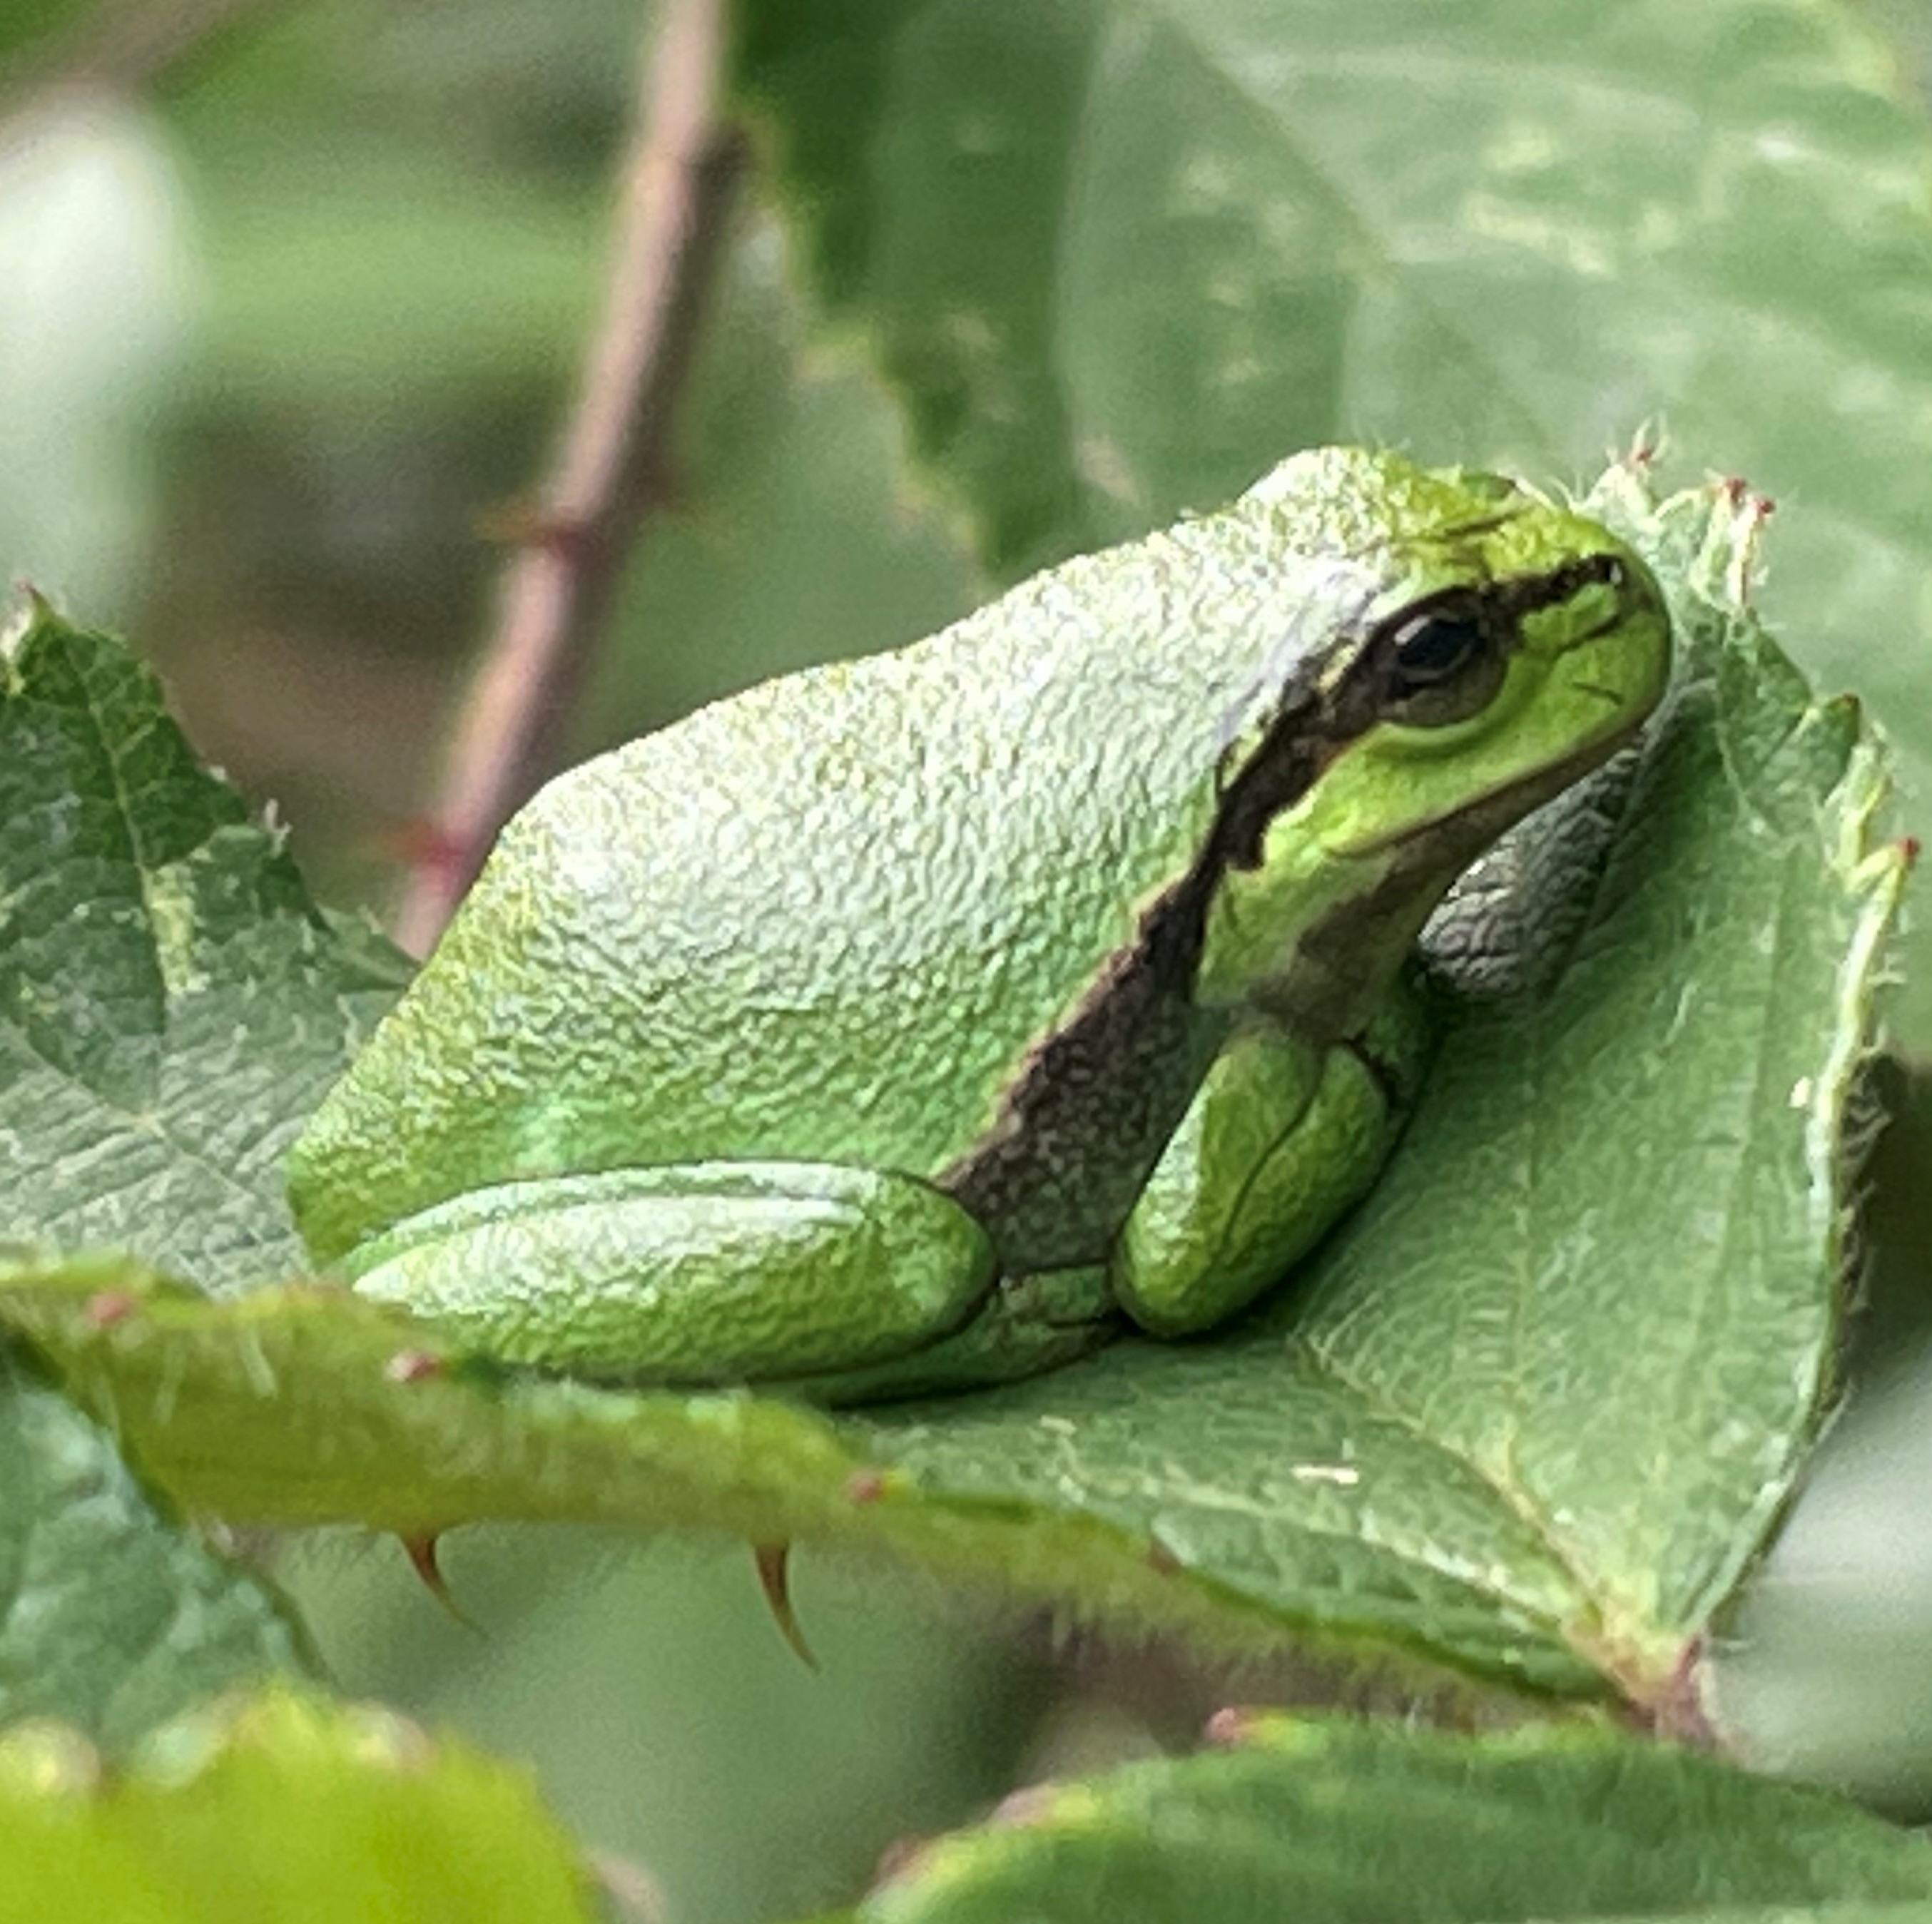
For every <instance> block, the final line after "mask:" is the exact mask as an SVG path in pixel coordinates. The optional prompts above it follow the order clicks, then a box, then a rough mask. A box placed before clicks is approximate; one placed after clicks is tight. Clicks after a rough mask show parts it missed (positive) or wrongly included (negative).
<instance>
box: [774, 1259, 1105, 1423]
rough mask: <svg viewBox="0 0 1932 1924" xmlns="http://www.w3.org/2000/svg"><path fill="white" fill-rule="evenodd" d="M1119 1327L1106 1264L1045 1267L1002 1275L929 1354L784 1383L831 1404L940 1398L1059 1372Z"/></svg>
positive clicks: (796, 1392)
mask: <svg viewBox="0 0 1932 1924" xmlns="http://www.w3.org/2000/svg"><path fill="white" fill-rule="evenodd" d="M1121 1328H1122V1323H1121V1316H1120V1312H1119V1311H1118V1309H1117V1308H1115V1303H1114V1299H1113V1296H1112V1293H1111V1291H1110V1290H1109V1287H1108V1283H1107V1272H1106V1268H1105V1266H1102V1265H1095V1266H1092V1267H1090V1268H1087V1269H1045V1270H1041V1271H1040V1272H1037V1274H1035V1275H1030V1276H1013V1277H1008V1278H1004V1280H1003V1281H1001V1283H1000V1284H999V1286H998V1288H997V1289H995V1290H994V1291H993V1293H992V1295H991V1296H989V1297H988V1298H987V1299H986V1302H985V1304H984V1305H983V1307H982V1308H980V1311H979V1312H978V1314H977V1315H975V1316H974V1317H973V1318H972V1319H971V1320H970V1321H969V1322H968V1323H966V1325H965V1326H964V1327H963V1328H962V1329H959V1330H956V1331H955V1332H954V1333H953V1335H950V1336H946V1337H942V1338H941V1339H940V1340H939V1341H938V1342H936V1343H932V1344H928V1345H927V1346H926V1347H925V1348H923V1349H920V1350H914V1351H913V1352H912V1353H910V1354H909V1355H907V1356H897V1357H894V1358H893V1359H892V1360H890V1361H889V1362H883V1363H875V1364H873V1365H871V1366H870V1367H868V1368H864V1369H856V1370H838V1371H832V1372H830V1373H829V1374H826V1375H823V1376H819V1377H807V1378H804V1379H801V1380H797V1381H795V1382H790V1383H784V1384H783V1385H782V1386H781V1387H783V1388H784V1389H787V1390H788V1391H790V1392H792V1393H793V1394H794V1395H799V1396H804V1397H808V1398H810V1399H811V1401H813V1402H814V1403H823V1404H827V1405H829V1406H831V1407H838V1406H839V1405H841V1404H853V1403H883V1402H889V1401H893V1400H895V1399H897V1398H904V1397H908V1396H940V1395H945V1394H946V1393H947V1392H948V1391H950V1390H956V1389H976V1388H978V1387H980V1386H983V1385H985V1384H988V1383H1013V1382H1016V1381H1018V1380H1019V1379H1020V1378H1022V1377H1029V1376H1038V1375H1040V1374H1042V1373H1043V1371H1047V1370H1051V1369H1058V1368H1060V1367H1061V1365H1062V1364H1063V1363H1070V1362H1075V1361H1076V1360H1077V1359H1079V1358H1080V1357H1082V1356H1087V1355H1088V1354H1090V1353H1091V1352H1092V1351H1094V1350H1097V1349H1098V1348H1100V1346H1101V1345H1102V1344H1103V1343H1107V1342H1110V1341H1112V1339H1113V1338H1115V1336H1117V1335H1119V1334H1120V1332H1121Z"/></svg>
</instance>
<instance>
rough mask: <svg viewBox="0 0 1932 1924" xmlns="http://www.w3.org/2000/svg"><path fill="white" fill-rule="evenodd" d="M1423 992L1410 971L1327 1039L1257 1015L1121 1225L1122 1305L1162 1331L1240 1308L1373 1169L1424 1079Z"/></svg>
mask: <svg viewBox="0 0 1932 1924" xmlns="http://www.w3.org/2000/svg"><path fill="white" fill-rule="evenodd" d="M1429 1045H1430V1023H1429V1021H1428V1017H1427V1008H1426V1006H1425V1002H1424V996H1423V993H1422V991H1421V989H1420V987H1418V986H1417V985H1415V984H1412V983H1411V982H1409V981H1406V980H1405V981H1403V983H1402V984H1400V985H1399V986H1398V987H1397V990H1395V991H1394V993H1392V994H1391V997H1390V999H1389V1001H1388V1004H1387V1005H1385V1008H1384V1010H1383V1011H1382V1013H1381V1014H1379V1015H1378V1016H1377V1017H1376V1020H1374V1021H1373V1022H1372V1023H1370V1026H1369V1027H1368V1029H1367V1030H1366V1031H1365V1032H1364V1034H1363V1035H1361V1037H1360V1038H1356V1039H1354V1040H1352V1041H1348V1042H1345V1043H1337V1044H1331V1045H1329V1046H1328V1047H1326V1048H1323V1047H1318V1046H1316V1044H1311V1043H1310V1042H1308V1041H1306V1040H1304V1038H1301V1037H1300V1036H1298V1035H1296V1034H1295V1033H1294V1032H1293V1031H1292V1029H1287V1028H1285V1027H1283V1026H1280V1025H1279V1024H1277V1023H1271V1022H1269V1021H1267V1020H1262V1019H1256V1020H1253V1021H1251V1022H1250V1023H1247V1024H1246V1025H1244V1026H1241V1027H1239V1028H1238V1029H1236V1030H1235V1032H1234V1034H1233V1035H1231V1036H1230V1038H1229V1040H1228V1041H1227V1042H1226V1044H1225V1045H1224V1046H1223V1048H1222V1050H1221V1052H1220V1054H1219V1055H1217V1056H1216V1057H1215V1059H1214V1063H1213V1065H1212V1066H1211V1068H1209V1070H1208V1074H1207V1076H1206V1077H1205V1079H1204V1080H1203V1081H1202V1085H1201V1086H1200V1088H1199V1089H1198V1090H1197V1091H1196V1094H1195V1097H1194V1100H1193V1104H1191V1105H1190V1107H1189V1109H1188V1111H1187V1114H1186V1115H1185V1116H1184V1117H1183V1118H1182V1119H1181V1125H1180V1127H1179V1128H1178V1129H1176V1130H1175V1133H1174V1134H1173V1136H1172V1137H1171V1138H1170V1140H1169V1143H1168V1145H1167V1147H1166V1149H1165V1150H1164V1151H1163V1153H1162V1155H1161V1159H1160V1161H1159V1162H1158V1163H1157V1164H1156V1165H1155V1167H1154V1173H1153V1174H1152V1175H1151V1176H1149V1178H1148V1182H1147V1185H1146V1187H1145V1188H1144V1189H1143V1190H1142V1192H1141V1196H1140V1199H1139V1201H1138V1202H1137V1203H1136V1204H1135V1206H1134V1209H1133V1214H1132V1215H1130V1216H1129V1218H1128V1219H1127V1224H1126V1226H1125V1227H1124V1229H1123V1230H1121V1236H1120V1240H1119V1242H1118V1244H1117V1245H1115V1251H1114V1257H1113V1262H1112V1272H1111V1273H1112V1284H1113V1291H1114V1294H1115V1298H1116V1299H1117V1300H1118V1302H1119V1303H1120V1305H1121V1308H1123V1309H1124V1310H1125V1311H1127V1314H1129V1315H1130V1316H1131V1317H1133V1319H1134V1320H1135V1321H1136V1323H1139V1324H1140V1326H1142V1328H1143V1329H1146V1330H1148V1331H1149V1332H1151V1333H1152V1334H1154V1335H1157V1336H1181V1335H1189V1334H1191V1333H1192V1332H1195V1331H1196V1330H1201V1329H1211V1328H1212V1327H1213V1326H1214V1325H1215V1324H1217V1323H1221V1322H1223V1321H1225V1320H1226V1319H1227V1318H1228V1317H1230V1316H1232V1315H1233V1314H1235V1311H1237V1310H1239V1309H1242V1308H1245V1307H1246V1306H1247V1305H1248V1304H1249V1303H1250V1302H1253V1300H1254V1299H1255V1298H1256V1296H1259V1295H1260V1294H1261V1293H1262V1291H1263V1290H1266V1289H1268V1287H1270V1286H1271V1284H1274V1283H1275V1282H1277V1281H1279V1280H1280V1278H1281V1276H1282V1275H1283V1272H1285V1271H1286V1269H1288V1268H1289V1266H1290V1265H1291V1264H1292V1263H1295V1261H1296V1260H1298V1259H1299V1258H1300V1257H1301V1256H1303V1255H1304V1254H1306V1253H1307V1251H1308V1250H1309V1249H1310V1248H1311V1247H1312V1246H1313V1245H1314V1244H1315V1243H1316V1242H1317V1241H1318V1240H1319V1239H1320V1238H1321V1236H1322V1234H1323V1233H1325V1231H1326V1230H1328V1227H1329V1226H1330V1225H1331V1224H1332V1223H1333V1222H1334V1221H1335V1220H1336V1218H1337V1217H1339V1216H1340V1215H1341V1214H1342V1213H1343V1211H1344V1210H1346V1209H1348V1208H1349V1206H1351V1205H1352V1204H1353V1203H1356V1202H1358V1201H1359V1200H1361V1197H1362V1196H1363V1195H1364V1194H1366V1193H1367V1190H1368V1189H1369V1188H1370V1185H1372V1184H1373V1182H1374V1181H1375V1179H1376V1174H1377V1173H1378V1172H1379V1170H1380V1169H1381V1167H1382V1163H1383V1161H1384V1160H1385V1158H1387V1156H1388V1152H1389V1150H1390V1149H1391V1148H1392V1147H1393V1146H1394V1142H1395V1138H1396V1137H1397V1134H1398V1133H1399V1132H1400V1129H1401V1127H1402V1124H1403V1121H1404V1119H1406V1116H1407V1113H1408V1111H1409V1107H1410V1106H1411V1105H1412V1102H1413V1101H1414V1097H1415V1089H1416V1088H1417V1086H1418V1084H1419V1083H1420V1080H1421V1070H1422V1068H1423V1066H1424V1062H1425V1060H1426V1059H1427V1053H1428V1050H1429Z"/></svg>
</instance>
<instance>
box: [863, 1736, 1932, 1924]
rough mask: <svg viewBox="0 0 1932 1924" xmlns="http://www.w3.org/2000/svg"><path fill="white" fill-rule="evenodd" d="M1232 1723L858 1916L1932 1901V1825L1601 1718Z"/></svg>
mask: <svg viewBox="0 0 1932 1924" xmlns="http://www.w3.org/2000/svg"><path fill="white" fill-rule="evenodd" d="M1223 1727H1224V1728H1226V1729H1227V1730H1228V1731H1229V1732H1230V1733H1232V1734H1235V1735H1236V1736H1237V1737H1238V1742H1237V1743H1235V1746H1234V1747H1232V1748H1231V1749H1224V1750H1221V1751H1218V1752H1217V1751H1208V1752H1202V1753H1201V1754H1199V1755H1196V1756H1193V1757H1190V1758H1180V1759H1175V1758H1166V1759H1163V1760H1161V1761H1158V1762H1154V1763H1148V1764H1136V1765H1133V1766H1130V1767H1128V1768H1127V1769H1124V1770H1118V1771H1115V1773H1112V1775H1111V1776H1106V1777H1102V1778H1099V1779H1094V1781H1092V1782H1087V1783H1073V1784H1058V1785H1043V1786H1041V1787H1040V1788H1037V1789H1035V1790H1032V1791H1022V1793H1020V1794H1019V1796H1017V1797H1014V1798H1012V1799H1010V1800H1008V1803H1007V1806H1005V1807H1004V1809H1002V1811H1001V1812H1000V1813H998V1815H995V1818H994V1819H993V1820H992V1822H990V1823H989V1824H983V1825H981V1826H980V1827H977V1829H974V1830H968V1831H962V1832H960V1833H957V1834H956V1835H954V1836H949V1837H944V1838H941V1839H938V1840H936V1841H935V1842H932V1843H929V1844H928V1845H925V1846H924V1847H922V1848H919V1849H918V1850H916V1851H914V1852H913V1853H912V1854H910V1857H909V1858H908V1859H907V1861H906V1862H905V1863H903V1864H902V1865H901V1867H900V1868H899V1869H898V1870H897V1871H896V1872H894V1873H892V1874H891V1875H889V1877H888V1878H887V1879H886V1881H885V1882H884V1883H883V1884H882V1885H881V1886H880V1887H879V1888H877V1890H874V1892H873V1893H871V1896H869V1897H868V1899H866V1901H865V1902H864V1903H863V1904H862V1905H861V1906H860V1907H859V1910H858V1911H857V1912H856V1914H855V1916H856V1917H857V1918H859V1919H862V1920H865V1924H978V1920H986V1924H995V1920H1000V1924H1004V1920H1007V1919H1010V1918H1016V1917H1025V1918H1028V1919H1029V1920H1037V1924H1082V1920H1089V1919H1091V1920H1094V1924H1100V1920H1106V1924H1139V1920H1144V1919H1145V1920H1149V1924H1152V1920H1166V1919H1170V1918H1175V1917H1190V1918H1199V1919H1202V1920H1211V1924H1238V1920H1248V1919H1253V1920H1256V1924H1261V1920H1275V1919H1278V1918H1283V1917H1299V1916H1316V1917H1328V1918H1361V1919H1371V1918H1372V1919H1375V1920H1378V1924H1403V1920H1409V1919H1414V1920H1417V1924H1424V1920H1429V1921H1430V1924H1454V1920H1471V1921H1472V1924H1475V1920H1481V1921H1482V1924H1505V1920H1529V1919H1546V1918H1555V1917H1566V1918H1595V1919H1601V1920H1610V1919H1613V1918H1616V1917H1646V1918H1652V1919H1657V1918H1666V1917H1670V1918H1681V1919H1684V1920H1712V1924H1715V1920H1719V1919H1730V1920H1738V1924H1744V1920H1747V1919H1748V1920H1754V1924H1770V1920H1772V1919H1774V1918H1791V1919H1794V1920H1795V1919H1800V1918H1804V1919H1822V1920H1834V1924H1866V1920H1873V1924H1876V1920H1881V1919H1882V1920H1888V1924H1924V1920H1926V1919H1927V1918H1932V1845H1927V1842H1926V1840H1925V1839H1924V1838H1923V1837H1920V1836H1914V1835H1912V1833H1909V1832H1906V1831H1902V1830H1894V1829H1892V1828H1891V1827H1890V1826H1888V1825H1886V1824H1882V1823H1880V1822H1879V1821H1877V1820H1876V1819H1875V1818H1870V1817H1867V1816H1866V1815H1864V1814H1863V1813H1862V1812H1859V1811H1857V1810H1855V1809H1852V1807H1851V1806H1848V1805H1844V1804H1841V1803H1837V1802H1836V1801H1835V1800H1832V1799H1831V1798H1829V1797H1823V1796H1820V1795H1818V1794H1815V1793H1812V1792H1809V1791H1800V1790H1795V1789H1791V1788H1787V1787H1784V1786H1782V1785H1776V1784H1772V1783H1767V1782H1764V1781H1763V1780H1762V1779H1756V1778H1752V1777H1748V1776H1745V1775H1743V1774H1742V1773H1739V1772H1737V1771H1734V1770H1728V1769H1727V1768H1725V1767H1723V1766H1721V1765H1720V1764H1713V1763H1711V1762H1709V1761H1706V1760H1705V1759H1703V1758H1699V1757H1697V1756H1695V1755H1691V1754H1689V1753H1687V1752H1680V1751H1676V1750H1673V1749H1669V1748H1667V1747H1664V1746H1658V1745H1648V1746H1639V1745H1637V1744H1635V1743H1631V1741H1629V1740H1628V1739H1626V1738H1623V1737H1616V1736H1613V1735H1610V1734H1607V1733H1604V1732H1601V1731H1552V1730H1547V1729H1545V1730H1528V1731H1522V1732H1519V1733H1516V1734H1511V1735H1508V1736H1505V1737H1490V1738H1486V1739H1484V1740H1481V1741H1471V1740H1467V1739H1463V1738H1458V1737H1441V1736H1433V1735H1430V1734H1425V1733H1423V1732H1421V1731H1402V1730H1397V1729H1395V1728H1391V1727H1389V1726H1387V1725H1382V1726H1376V1725H1363V1724H1352V1723H1343V1722H1312V1721H1311V1722H1299V1721H1294V1720H1291V1719H1287V1718H1284V1717H1268V1718H1259V1719H1253V1720H1250V1721H1248V1722H1245V1723H1240V1722H1236V1721H1235V1720H1232V1719H1228V1720H1223Z"/></svg>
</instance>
